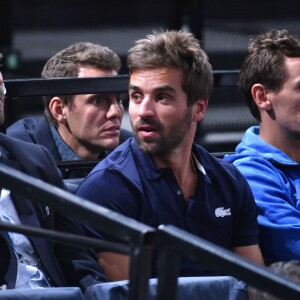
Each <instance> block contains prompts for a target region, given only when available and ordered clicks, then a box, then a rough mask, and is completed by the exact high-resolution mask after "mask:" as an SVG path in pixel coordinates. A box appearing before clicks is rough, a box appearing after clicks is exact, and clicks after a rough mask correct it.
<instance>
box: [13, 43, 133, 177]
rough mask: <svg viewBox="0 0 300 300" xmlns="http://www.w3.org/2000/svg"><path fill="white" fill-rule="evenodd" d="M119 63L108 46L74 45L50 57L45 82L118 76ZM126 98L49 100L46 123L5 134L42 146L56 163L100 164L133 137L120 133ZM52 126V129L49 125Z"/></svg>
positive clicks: (25, 123)
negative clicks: (72, 161) (86, 162)
mask: <svg viewBox="0 0 300 300" xmlns="http://www.w3.org/2000/svg"><path fill="white" fill-rule="evenodd" d="M120 67H121V60H120V58H119V57H118V55H117V54H116V53H114V52H113V51H112V50H110V49H109V48H107V47H103V46H101V45H98V44H93V43H88V42H86V43H83V42H80V43H75V44H72V45H70V46H69V47H67V48H65V49H63V50H62V51H60V52H58V53H57V54H55V55H54V56H53V57H51V58H50V59H49V60H48V61H47V63H46V64H45V66H44V68H43V71H42V77H43V78H58V77H59V78H61V77H80V78H83V77H107V76H116V75H117V74H118V73H117V72H118V71H119V69H120ZM123 96H124V95H123V94H119V93H101V94H84V95H50V96H45V97H44V98H43V100H44V114H45V117H46V118H45V119H37V118H27V119H23V120H20V121H18V122H16V123H14V124H12V125H11V126H10V127H9V128H8V129H7V134H8V135H9V136H12V137H15V138H18V139H21V140H25V141H28V142H32V143H38V144H41V145H44V146H45V147H46V148H47V149H48V150H49V151H50V153H51V154H52V155H53V157H54V159H55V160H57V161H70V160H99V159H102V158H104V157H106V156H107V154H108V152H110V151H111V150H113V149H114V148H116V147H117V146H118V145H119V143H122V142H124V141H125V140H126V139H127V138H129V137H132V133H131V131H129V130H125V129H122V128H121V122H122V117H123V113H124V107H123V103H122V101H123V98H124V97H123ZM47 123H48V124H47ZM90 171H91V168H89V169H85V170H84V169H83V168H80V170H79V172H78V171H77V170H76V171H75V172H74V171H73V170H72V171H69V170H67V171H64V172H63V177H64V178H76V177H77V178H78V177H85V176H86V175H87V174H88V173H89V172H90Z"/></svg>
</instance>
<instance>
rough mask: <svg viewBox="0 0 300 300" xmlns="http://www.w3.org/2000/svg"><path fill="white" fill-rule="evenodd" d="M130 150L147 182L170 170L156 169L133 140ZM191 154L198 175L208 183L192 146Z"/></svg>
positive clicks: (197, 154) (198, 155)
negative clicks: (131, 149) (198, 172)
mask: <svg viewBox="0 0 300 300" xmlns="http://www.w3.org/2000/svg"><path fill="white" fill-rule="evenodd" d="M132 148H133V154H134V157H135V160H136V162H137V164H138V165H139V168H140V169H141V171H142V172H143V174H145V175H146V177H147V178H148V179H149V180H151V179H157V178H159V177H160V176H162V174H163V173H164V172H166V171H168V170H170V169H169V168H158V167H157V166H156V165H155V163H154V161H153V160H152V158H151V157H150V156H149V155H148V154H145V153H144V152H143V151H142V150H140V149H139V147H138V145H137V144H136V141H135V139H133V141H132ZM192 152H193V157H194V158H195V163H196V166H197V168H198V170H199V171H200V174H202V176H203V178H204V180H206V181H207V182H210V179H209V178H208V176H207V174H206V171H205V168H204V167H203V165H202V164H201V163H200V153H199V151H198V149H197V147H196V146H193V150H192Z"/></svg>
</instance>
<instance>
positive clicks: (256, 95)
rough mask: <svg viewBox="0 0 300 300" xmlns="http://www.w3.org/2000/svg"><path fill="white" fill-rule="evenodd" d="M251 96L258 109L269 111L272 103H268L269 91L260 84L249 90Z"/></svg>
mask: <svg viewBox="0 0 300 300" xmlns="http://www.w3.org/2000/svg"><path fill="white" fill-rule="evenodd" d="M251 94H252V97H253V100H254V101H255V103H256V105H257V106H258V108H259V109H261V110H265V111H269V110H271V108H272V102H271V101H270V97H269V91H268V89H267V88H266V87H265V86H264V85H262V84H260V83H256V84H254V85H253V86H252V88H251Z"/></svg>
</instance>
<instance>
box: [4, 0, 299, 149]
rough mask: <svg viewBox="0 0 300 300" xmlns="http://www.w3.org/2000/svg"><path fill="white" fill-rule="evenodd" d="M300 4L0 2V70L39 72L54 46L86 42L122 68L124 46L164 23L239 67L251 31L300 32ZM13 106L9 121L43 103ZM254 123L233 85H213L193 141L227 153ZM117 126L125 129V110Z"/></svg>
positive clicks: (219, 65)
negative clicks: (107, 53) (101, 49)
mask: <svg viewBox="0 0 300 300" xmlns="http://www.w3.org/2000/svg"><path fill="white" fill-rule="evenodd" d="M299 8H300V1H296V0H286V1H278V0H273V1H271V0H266V1H264V0H260V1H258V0H252V1H238V0H229V1H217V0H210V1H207V0H205V1H197V0H185V1H181V0H173V1H171V0H168V1H167V0H151V1H141V0H139V1H138V0H132V1H126V0H111V1H99V0H98V1H97V0H84V1H82V0H61V1H53V0H52V1H50V0H42V1H41V0H1V1H0V9H1V17H0V52H2V53H3V54H4V59H3V62H2V63H3V66H2V72H3V75H4V76H5V78H6V79H17V78H33V77H39V76H40V73H41V70H42V67H43V65H44V64H45V62H46V61H47V60H48V59H49V58H50V57H51V56H52V55H54V54H55V53H57V52H58V51H59V50H61V49H63V48H65V47H67V46H69V45H70V44H72V43H75V42H79V41H90V42H94V43H99V44H102V45H104V46H108V47H110V48H111V49H112V50H114V51H115V52H116V53H118V54H119V55H120V57H121V59H122V62H123V67H122V70H121V73H123V74H126V73H127V68H126V56H127V51H128V49H129V48H130V47H131V46H132V45H133V44H134V41H135V40H137V39H139V38H143V37H144V36H145V35H146V34H149V33H151V32H152V30H159V29H166V28H170V29H180V28H182V29H183V30H187V31H191V32H193V33H194V34H195V35H196V37H198V38H199V40H200V41H201V44H202V47H203V48H204V50H205V51H206V52H207V53H208V55H209V58H210V61H211V63H212V66H213V69H214V70H230V69H236V70H238V69H239V68H240V65H241V62H242V60H243V57H244V53H245V50H246V48H247V45H248V42H249V39H250V38H251V37H253V35H255V34H258V33H260V32H263V31H266V30H269V29H288V30H289V31H290V32H291V33H293V34H296V35H298V34H300V18H299V17H300V16H299V12H300V10H299ZM14 101H16V100H14ZM11 106H13V108H14V113H13V114H10V115H11V116H12V118H11V120H10V122H13V121H15V120H16V119H18V118H20V117H22V116H25V115H28V114H29V115H30V114H35V113H41V107H42V106H41V102H38V101H36V100H34V101H28V99H27V100H26V103H25V102H24V101H23V102H20V101H19V102H17V101H16V103H14V104H13V105H11ZM255 123H256V122H255V120H254V119H253V118H252V117H251V115H250V113H249V112H248V109H247V107H246V106H245V104H244V100H243V99H242V98H241V96H240V93H239V92H238V91H237V89H236V88H227V89H216V90H214V92H213V95H212V97H211V99H210V102H209V108H208V111H207V115H206V117H205V119H204V121H203V123H202V125H201V126H200V127H199V133H198V135H197V141H198V142H200V143H201V144H202V145H204V146H205V147H206V148H207V149H208V150H209V151H212V152H218V151H232V150H234V147H235V145H236V144H237V143H238V141H239V140H240V138H241V137H242V134H243V132H244V130H245V129H246V128H247V127H248V126H250V125H252V124H255ZM123 124H124V127H126V128H129V127H128V126H129V122H128V117H127V114H125V116H124V121H123Z"/></svg>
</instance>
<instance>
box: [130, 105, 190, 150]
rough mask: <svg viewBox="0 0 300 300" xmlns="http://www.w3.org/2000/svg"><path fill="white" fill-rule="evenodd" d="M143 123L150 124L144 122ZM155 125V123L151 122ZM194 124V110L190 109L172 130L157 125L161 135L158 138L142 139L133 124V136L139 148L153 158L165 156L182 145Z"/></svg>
mask: <svg viewBox="0 0 300 300" xmlns="http://www.w3.org/2000/svg"><path fill="white" fill-rule="evenodd" d="M143 123H150V122H147V120H144V121H143ZM151 123H153V122H151ZM191 124H192V109H188V111H187V112H186V114H185V115H184V116H183V118H182V119H181V120H179V121H178V122H177V123H176V124H174V125H173V126H172V127H171V128H169V129H166V128H165V127H164V126H163V125H161V124H157V125H156V128H158V131H159V133H160V135H159V137H158V138H140V137H139V136H138V133H137V130H136V128H135V126H133V124H132V128H133V134H134V137H135V139H136V143H137V145H138V147H139V148H140V149H141V150H142V151H143V152H144V153H146V154H149V155H151V156H157V155H163V154H167V153H170V152H171V151H174V149H176V148H178V146H179V145H180V144H181V143H182V141H183V140H184V138H185V136H186V135H187V132H188V130H189V129H190V127H191Z"/></svg>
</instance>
